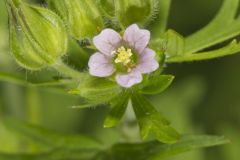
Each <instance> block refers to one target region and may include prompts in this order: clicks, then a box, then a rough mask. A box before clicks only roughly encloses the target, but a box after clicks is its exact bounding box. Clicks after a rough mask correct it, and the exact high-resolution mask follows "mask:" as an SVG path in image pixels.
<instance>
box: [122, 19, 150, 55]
mask: <svg viewBox="0 0 240 160" xmlns="http://www.w3.org/2000/svg"><path fill="white" fill-rule="evenodd" d="M123 39H124V41H125V42H127V43H128V45H130V47H133V48H134V49H136V51H137V52H138V53H139V54H141V53H142V51H143V50H144V49H145V48H146V47H147V45H148V43H149V40H150V32H149V31H148V30H145V29H139V27H138V26H137V25H136V24H133V25H131V26H129V27H128V28H127V29H126V31H125V33H124V36H123Z"/></svg>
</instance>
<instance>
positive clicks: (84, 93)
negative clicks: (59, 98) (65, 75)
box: [70, 76, 122, 104]
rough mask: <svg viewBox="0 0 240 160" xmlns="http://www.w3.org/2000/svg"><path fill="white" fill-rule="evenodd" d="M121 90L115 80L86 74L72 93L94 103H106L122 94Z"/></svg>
mask: <svg viewBox="0 0 240 160" xmlns="http://www.w3.org/2000/svg"><path fill="white" fill-rule="evenodd" d="M121 91H122V90H121V88H120V87H119V86H118V85H117V84H116V83H115V82H114V81H110V80H107V79H105V78H96V77H92V76H85V77H84V78H83V80H82V81H81V83H80V85H79V86H78V88H77V89H74V90H73V92H70V93H74V94H78V95H80V96H81V97H83V98H86V99H87V101H88V102H91V103H94V104H105V103H108V102H109V101H110V100H111V99H113V98H115V97H116V96H117V95H118V94H120V93H121Z"/></svg>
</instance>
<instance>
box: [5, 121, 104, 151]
mask: <svg viewBox="0 0 240 160" xmlns="http://www.w3.org/2000/svg"><path fill="white" fill-rule="evenodd" d="M3 122H4V124H5V126H6V127H7V128H8V129H10V130H11V131H14V132H15V133H18V134H20V135H22V136H24V137H26V138H29V139H31V140H32V141H34V142H35V143H39V144H45V145H47V146H48V147H52V148H53V149H54V148H62V149H63V148H65V149H73V150H86V149H91V150H99V149H100V148H101V147H102V145H101V143H99V142H98V141H97V140H94V139H91V138H89V137H87V136H82V135H67V134H60V133H57V132H54V131H49V130H46V129H44V128H41V127H37V126H34V125H31V124H27V123H24V122H21V121H19V120H14V119H12V118H5V119H3Z"/></svg>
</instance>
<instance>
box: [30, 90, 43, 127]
mask: <svg viewBox="0 0 240 160" xmlns="http://www.w3.org/2000/svg"><path fill="white" fill-rule="evenodd" d="M26 94H27V96H26V98H27V99H26V101H27V112H28V118H29V121H30V122H31V123H33V124H39V123H40V118H41V117H40V100H39V95H38V91H37V89H36V88H34V87H29V88H27V91H26Z"/></svg>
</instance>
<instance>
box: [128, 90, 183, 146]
mask: <svg viewBox="0 0 240 160" xmlns="http://www.w3.org/2000/svg"><path fill="white" fill-rule="evenodd" d="M131 100H132V105H133V109H134V112H135V114H136V117H137V120H138V123H139V126H140V134H141V137H142V138H143V139H146V138H147V136H148V134H149V132H150V131H151V130H152V131H153V132H154V133H155V135H156V137H157V139H158V140H159V141H160V142H164V143H176V142H177V140H178V139H179V134H178V133H177V131H176V130H175V129H173V128H172V127H171V126H170V124H169V122H168V121H167V120H166V119H164V118H163V117H162V116H161V115H160V114H159V113H158V112H157V110H156V109H155V108H154V107H153V106H152V105H151V104H150V102H148V100H146V99H145V98H144V97H143V96H141V95H139V94H134V95H132V98H131Z"/></svg>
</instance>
